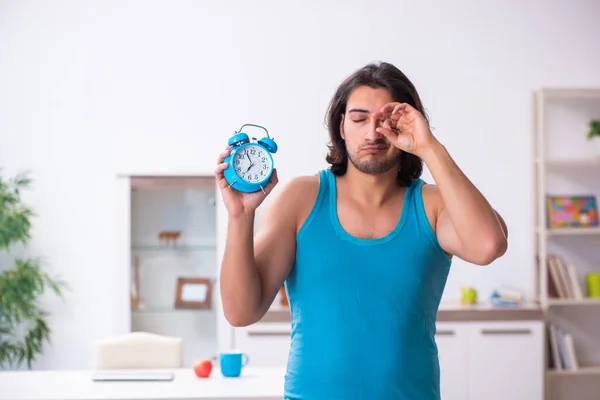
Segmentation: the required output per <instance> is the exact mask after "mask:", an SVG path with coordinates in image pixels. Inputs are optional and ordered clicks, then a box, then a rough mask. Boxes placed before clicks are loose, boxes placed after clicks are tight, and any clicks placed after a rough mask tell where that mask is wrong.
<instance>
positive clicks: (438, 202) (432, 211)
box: [421, 182, 444, 232]
mask: <svg viewBox="0 0 600 400" xmlns="http://www.w3.org/2000/svg"><path fill="white" fill-rule="evenodd" d="M421 198H422V199H423V208H424V209H425V214H426V215H427V219H428V220H429V224H430V225H431V228H432V229H433V231H434V232H435V231H436V225H437V220H438V217H439V215H440V212H441V211H442V209H443V207H444V202H443V200H442V196H441V194H440V191H439V188H438V187H437V186H436V185H435V184H433V183H426V182H425V183H423V186H422V187H421Z"/></svg>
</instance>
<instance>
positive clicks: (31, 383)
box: [0, 367, 285, 400]
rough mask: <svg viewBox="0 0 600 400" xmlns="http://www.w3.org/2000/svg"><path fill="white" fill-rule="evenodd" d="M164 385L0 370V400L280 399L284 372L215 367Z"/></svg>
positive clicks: (186, 372) (182, 372)
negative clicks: (230, 374)
mask: <svg viewBox="0 0 600 400" xmlns="http://www.w3.org/2000/svg"><path fill="white" fill-rule="evenodd" d="M169 371H170V372H173V373H174V375H175V379H173V380H172V381H164V382H94V381H92V375H93V374H94V372H95V371H7V372H0V400H157V399H159V400H247V399H252V400H281V399H282V398H283V384H284V374H285V370H284V369H281V368H250V367H247V368H244V370H243V371H242V376H240V377H239V378H224V377H223V376H221V372H220V371H219V369H218V367H216V368H214V369H213V371H212V373H211V376H210V377H209V378H198V377H196V375H194V372H193V371H192V369H191V368H190V369H178V370H169Z"/></svg>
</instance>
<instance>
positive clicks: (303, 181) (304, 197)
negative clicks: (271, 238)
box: [269, 174, 319, 227]
mask: <svg viewBox="0 0 600 400" xmlns="http://www.w3.org/2000/svg"><path fill="white" fill-rule="evenodd" d="M318 192H319V174H314V175H301V176H296V177H293V178H291V179H289V180H287V181H285V182H282V183H280V184H279V185H277V186H275V188H274V189H273V192H272V193H271V194H272V196H269V197H270V199H269V200H270V201H269V203H271V206H275V207H277V208H278V209H279V212H280V213H284V212H285V213H286V214H288V216H290V217H291V218H292V220H293V221H294V222H295V224H296V227H298V226H300V225H301V224H302V222H303V221H304V220H305V219H306V218H307V217H308V214H310V210H311V209H312V206H313V204H314V202H315V200H316V198H317V194H318ZM275 204H276V205H275Z"/></svg>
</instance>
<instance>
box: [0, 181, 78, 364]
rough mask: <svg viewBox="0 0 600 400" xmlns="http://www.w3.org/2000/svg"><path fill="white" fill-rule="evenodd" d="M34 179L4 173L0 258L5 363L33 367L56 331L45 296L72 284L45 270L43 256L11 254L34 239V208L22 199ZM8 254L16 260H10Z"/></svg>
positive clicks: (1, 358)
mask: <svg viewBox="0 0 600 400" xmlns="http://www.w3.org/2000/svg"><path fill="white" fill-rule="evenodd" d="M30 183H31V180H30V179H29V178H28V176H27V175H26V174H23V175H18V176H16V177H13V178H11V179H4V178H3V177H2V176H0V251H3V252H4V253H6V254H3V255H2V257H1V258H0V369H6V368H18V367H21V366H22V365H23V364H26V365H27V367H28V368H29V369H31V367H32V364H33V362H34V361H35V360H36V359H37V358H38V357H39V356H40V355H41V353H42V352H43V348H44V345H45V344H46V343H49V342H50V336H51V329H50V326H49V322H48V316H49V313H48V312H47V311H46V310H45V309H44V308H43V307H42V306H41V304H40V302H41V297H42V295H44V294H45V293H46V292H47V291H48V289H49V290H51V291H53V292H54V293H55V294H56V295H58V296H62V293H63V290H64V289H66V284H65V282H63V281H61V280H59V279H56V278H54V277H52V276H50V275H49V274H48V273H47V272H46V271H44V270H43V268H42V262H41V261H40V260H39V259H35V258H24V257H17V256H14V255H13V254H11V251H13V250H14V251H15V252H16V250H21V252H23V251H24V250H26V247H25V246H26V244H27V242H28V241H29V239H30V229H31V218H32V217H33V216H34V214H33V212H32V210H31V209H30V208H29V207H27V205H26V204H25V203H24V202H23V200H22V199H21V193H22V191H23V190H24V189H27V188H29V185H30ZM18 245H20V246H19V247H20V248H18V249H17V248H16V247H17V246H18ZM5 260H11V261H10V263H9V264H8V265H6V263H5ZM3 264H4V265H3Z"/></svg>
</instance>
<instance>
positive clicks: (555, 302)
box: [548, 297, 600, 306]
mask: <svg viewBox="0 0 600 400" xmlns="http://www.w3.org/2000/svg"><path fill="white" fill-rule="evenodd" d="M548 305H549V306H593V305H598V306H600V298H590V297H587V298H583V299H548Z"/></svg>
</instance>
